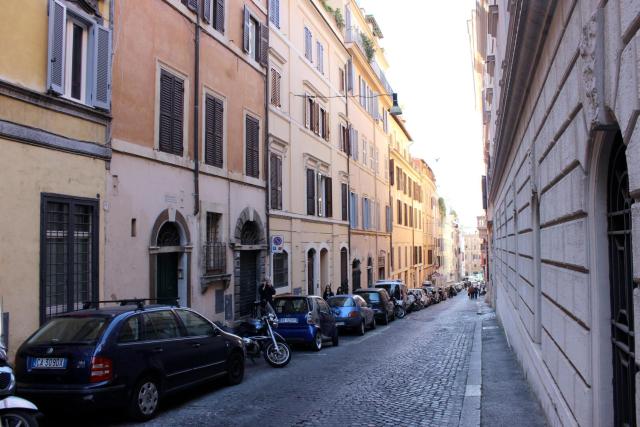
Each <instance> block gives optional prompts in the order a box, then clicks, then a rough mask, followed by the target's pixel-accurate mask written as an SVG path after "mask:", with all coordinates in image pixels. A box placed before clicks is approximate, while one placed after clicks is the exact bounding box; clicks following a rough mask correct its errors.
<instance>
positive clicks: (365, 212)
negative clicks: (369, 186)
mask: <svg viewBox="0 0 640 427" xmlns="http://www.w3.org/2000/svg"><path fill="white" fill-rule="evenodd" d="M369 209H370V206H369V199H367V198H366V197H363V198H362V228H363V229H364V230H368V229H369V227H370V224H369V217H370V214H369Z"/></svg>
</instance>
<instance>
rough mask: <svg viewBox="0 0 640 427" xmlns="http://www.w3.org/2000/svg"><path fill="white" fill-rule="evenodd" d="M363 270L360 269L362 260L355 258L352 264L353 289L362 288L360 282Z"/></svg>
mask: <svg viewBox="0 0 640 427" xmlns="http://www.w3.org/2000/svg"><path fill="white" fill-rule="evenodd" d="M361 275H362V272H361V271H360V260H359V259H355V260H353V264H352V265H351V283H352V286H353V290H354V291H355V290H356V289H360V288H361V287H362V286H361V284H360V276H361Z"/></svg>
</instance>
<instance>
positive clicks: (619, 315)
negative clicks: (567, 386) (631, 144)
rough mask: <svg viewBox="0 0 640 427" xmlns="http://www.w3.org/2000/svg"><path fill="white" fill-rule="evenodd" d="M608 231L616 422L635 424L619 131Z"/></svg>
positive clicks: (625, 189)
mask: <svg viewBox="0 0 640 427" xmlns="http://www.w3.org/2000/svg"><path fill="white" fill-rule="evenodd" d="M607 185H608V187H607V234H608V239H609V283H610V286H611V340H612V346H613V402H614V416H615V422H614V424H615V425H616V426H635V425H636V408H635V398H636V393H635V377H636V372H637V371H638V366H637V365H636V363H635V357H634V351H635V340H634V323H633V316H634V313H633V289H634V283H633V271H632V266H633V259H632V247H631V205H632V203H633V199H632V198H631V197H630V195H629V175H628V171H627V159H626V147H625V145H624V143H623V142H622V136H621V135H620V132H618V134H617V135H616V138H615V141H614V144H613V148H612V151H611V158H610V160H609V171H608V178H607Z"/></svg>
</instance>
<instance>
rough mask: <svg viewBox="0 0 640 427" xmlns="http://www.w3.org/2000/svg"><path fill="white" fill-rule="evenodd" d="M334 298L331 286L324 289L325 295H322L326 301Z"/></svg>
mask: <svg viewBox="0 0 640 427" xmlns="http://www.w3.org/2000/svg"><path fill="white" fill-rule="evenodd" d="M332 296H333V291H332V290H331V284H328V285H327V286H325V288H324V293H323V294H322V298H324V299H325V300H326V299H328V298H329V297H332Z"/></svg>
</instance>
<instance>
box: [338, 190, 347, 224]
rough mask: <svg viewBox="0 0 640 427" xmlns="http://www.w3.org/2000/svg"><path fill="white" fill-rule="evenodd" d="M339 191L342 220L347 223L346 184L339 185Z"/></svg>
mask: <svg viewBox="0 0 640 427" xmlns="http://www.w3.org/2000/svg"><path fill="white" fill-rule="evenodd" d="M340 189H341V192H342V194H341V196H342V197H341V200H342V220H343V221H347V220H348V219H349V206H348V203H349V189H348V188H347V184H345V183H342V184H340Z"/></svg>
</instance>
